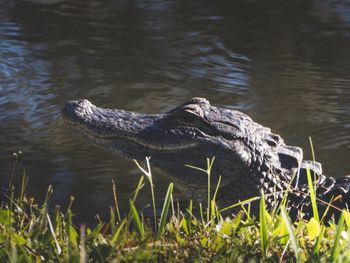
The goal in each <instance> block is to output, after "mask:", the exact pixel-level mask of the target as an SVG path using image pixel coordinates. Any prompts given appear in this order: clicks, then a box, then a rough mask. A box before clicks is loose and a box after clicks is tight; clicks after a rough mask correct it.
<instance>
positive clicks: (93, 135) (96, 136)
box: [64, 116, 197, 152]
mask: <svg viewBox="0 0 350 263" xmlns="http://www.w3.org/2000/svg"><path fill="white" fill-rule="evenodd" d="M64 120H65V121H66V123H67V124H68V125H69V126H71V127H73V128H74V129H76V130H79V131H83V132H84V134H86V135H87V136H88V137H89V138H91V139H93V140H101V141H114V140H125V141H130V142H133V143H135V144H137V145H138V146H141V147H144V148H147V149H150V150H155V151H169V152H170V151H181V150H186V149H189V148H193V147H195V146H197V143H188V144H172V145H160V144H150V143H146V142H143V141H141V140H138V139H136V138H133V137H127V136H117V135H103V134H98V133H94V132H92V131H91V130H90V129H89V128H87V127H85V126H84V125H80V124H79V123H77V122H75V121H72V120H71V119H69V118H68V117H66V116H65V117H64Z"/></svg>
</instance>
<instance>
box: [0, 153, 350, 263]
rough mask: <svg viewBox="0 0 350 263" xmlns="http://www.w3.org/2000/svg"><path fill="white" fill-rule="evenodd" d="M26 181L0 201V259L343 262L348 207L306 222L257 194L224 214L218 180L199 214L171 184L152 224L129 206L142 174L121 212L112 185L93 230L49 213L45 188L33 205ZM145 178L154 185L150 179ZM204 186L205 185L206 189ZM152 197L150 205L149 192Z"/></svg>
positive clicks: (347, 255) (67, 214)
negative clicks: (105, 215)
mask: <svg viewBox="0 0 350 263" xmlns="http://www.w3.org/2000/svg"><path fill="white" fill-rule="evenodd" d="M212 165H213V159H211V160H209V159H208V167H207V168H204V169H202V171H203V172H204V173H206V174H207V175H208V176H209V175H210V171H209V168H210V167H212ZM146 166H147V170H143V173H145V172H146V173H147V174H145V176H151V168H150V165H149V160H148V161H146ZM140 167H141V166H140ZM198 169H201V168H198ZM147 178H148V177H147ZM310 178H311V176H310ZM11 180H12V178H11ZM26 182H27V180H26V178H25V176H24V177H23V180H22V183H21V185H22V188H21V189H20V193H19V195H18V196H17V195H15V191H14V190H13V186H12V185H11V187H10V188H9V191H8V193H7V194H6V196H7V200H6V201H5V202H3V203H2V205H1V206H0V262H112V261H113V260H115V262H130V261H132V262H135V261H136V262H147V261H148V262H168V261H170V262H258V261H259V262H278V261H288V262H290V261H292V262H305V261H308V262H346V261H348V262H349V261H350V246H349V245H350V213H349V212H347V211H343V213H342V216H341V217H340V220H339V222H332V221H329V222H323V220H320V219H319V217H318V211H317V207H313V212H314V213H313V216H312V218H311V219H304V220H302V219H301V220H298V221H296V222H293V221H292V220H291V219H290V217H289V215H288V209H287V208H286V207H285V204H286V202H282V204H281V205H280V207H278V209H275V210H274V211H269V210H268V209H267V207H266V204H265V200H264V198H260V197H252V198H250V199H249V200H244V201H242V202H240V203H238V204H233V205H232V206H230V207H228V208H225V215H226V214H227V212H229V211H230V209H232V208H237V207H241V208H242V211H241V212H238V213H236V214H235V215H231V216H228V217H224V216H223V213H222V212H221V211H220V210H219V209H218V207H217V206H216V202H215V198H216V195H217V193H218V191H220V189H219V185H220V180H219V182H218V184H217V186H216V188H215V192H214V193H213V195H211V194H208V196H209V197H210V199H208V203H207V204H204V205H202V204H200V205H198V207H199V215H198V216H195V213H194V209H195V206H197V204H195V203H194V202H192V201H190V202H189V205H188V208H187V209H186V210H184V211H182V210H180V208H179V207H178V206H177V205H176V204H174V200H173V197H172V192H173V184H172V183H171V184H169V187H168V191H167V193H166V196H165V200H164V203H163V209H162V212H161V215H160V217H157V216H156V217H155V218H154V220H155V221H154V222H155V225H154V224H153V223H150V222H153V219H152V220H148V219H145V218H144V216H143V214H142V212H141V210H140V209H138V208H137V206H136V200H137V197H138V194H139V193H140V191H142V187H143V186H144V184H145V181H144V176H142V177H141V178H140V180H139V183H138V186H137V187H136V190H135V191H134V193H133V194H132V195H131V198H130V200H129V212H128V213H126V215H123V214H121V213H120V211H119V208H118V202H117V200H118V199H117V191H116V186H115V184H113V185H112V187H111V188H112V189H111V191H113V193H114V201H115V207H114V208H112V209H111V216H110V220H108V221H107V222H106V223H104V222H99V223H98V224H97V225H95V226H94V227H92V228H90V227H86V226H84V225H82V226H80V227H79V228H77V227H76V226H74V224H73V223H72V216H73V212H72V210H71V208H70V206H69V207H68V209H67V210H66V211H62V210H61V209H60V208H59V207H56V208H55V209H54V210H53V211H50V213H49V202H50V197H51V195H52V191H53V190H52V187H49V189H48V191H47V194H46V197H45V202H44V203H43V204H42V205H38V204H36V203H35V202H34V201H33V199H32V198H30V197H28V196H26V194H25V193H26V191H25V186H26V184H27V183H26ZM149 182H150V184H151V187H152V188H153V187H154V186H153V182H152V181H151V180H149ZM209 183H210V180H209V179H208V184H209ZM312 186H313V185H312V180H310V181H309V190H310V193H312V192H313V191H315V189H313V188H312ZM209 189H210V188H209V186H208V193H210V190H209ZM261 196H262V197H264V194H263V193H262V194H261ZM310 197H311V198H312V199H313V198H315V199H314V200H311V202H312V203H314V204H313V205H315V206H316V201H317V200H316V197H315V196H313V195H310ZM151 198H152V199H153V200H151V202H152V203H153V205H154V207H155V200H154V193H152V197H151ZM73 201H74V199H73V198H72V199H71V202H73ZM252 202H259V203H258V205H259V208H260V212H259V215H258V218H255V217H254V215H253V214H251V213H250V208H249V207H250V204H251V203H252ZM175 207H176V208H175ZM201 207H203V208H204V209H201ZM154 214H155V212H154Z"/></svg>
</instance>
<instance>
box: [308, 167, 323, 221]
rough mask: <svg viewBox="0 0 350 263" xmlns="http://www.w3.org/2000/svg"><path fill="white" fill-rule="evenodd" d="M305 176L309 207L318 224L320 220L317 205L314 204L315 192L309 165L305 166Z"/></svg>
mask: <svg viewBox="0 0 350 263" xmlns="http://www.w3.org/2000/svg"><path fill="white" fill-rule="evenodd" d="M306 176H307V183H308V185H309V192H310V199H311V206H312V211H313V214H314V218H315V219H316V220H317V222H318V223H320V218H319V215H318V209H317V203H316V192H315V189H314V185H313V182H312V178H311V173H310V168H309V165H307V166H306Z"/></svg>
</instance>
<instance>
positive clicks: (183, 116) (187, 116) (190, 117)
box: [176, 109, 198, 123]
mask: <svg viewBox="0 0 350 263" xmlns="http://www.w3.org/2000/svg"><path fill="white" fill-rule="evenodd" d="M197 118H198V115H197V114H196V112H193V111H192V110H189V109H184V110H182V111H179V112H178V113H177V114H176V119H177V120H178V121H180V122H183V123H192V122H193V121H194V120H195V119H197Z"/></svg>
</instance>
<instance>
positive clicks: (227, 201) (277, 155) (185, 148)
mask: <svg viewBox="0 0 350 263" xmlns="http://www.w3.org/2000/svg"><path fill="white" fill-rule="evenodd" d="M63 115H64V117H65V119H66V120H67V121H68V122H69V123H70V124H71V125H72V126H74V127H76V128H77V129H79V130H81V131H82V132H83V133H84V134H86V135H87V136H88V137H89V138H90V139H92V140H93V141H94V142H95V143H97V144H98V145H101V146H103V147H105V148H107V149H109V150H111V151H112V152H114V153H115V154H117V155H119V156H122V157H125V158H127V159H136V160H138V161H143V160H144V159H145V157H146V156H151V157H152V165H154V166H156V167H158V168H160V169H161V170H163V171H165V173H166V174H167V175H168V176H170V177H171V178H172V180H173V181H174V182H175V185H176V186H177V187H178V188H179V189H180V190H182V191H183V192H184V193H185V194H187V196H188V197H190V198H193V199H195V200H196V201H198V202H205V201H206V195H207V193H206V190H207V177H206V174H204V173H203V172H200V171H197V170H193V169H191V168H189V167H187V166H185V164H191V165H194V166H198V167H205V166H206V163H205V161H206V158H208V157H210V158H211V157H214V156H215V162H214V166H213V170H212V187H215V186H216V184H217V181H218V178H219V176H220V175H221V177H222V179H221V184H220V189H219V193H218V196H217V202H218V204H219V206H221V207H225V206H228V205H231V204H234V203H236V202H239V201H243V200H246V199H248V198H251V197H255V196H259V195H260V192H261V189H262V190H263V191H264V193H265V196H266V203H267V205H268V207H269V208H272V207H274V206H275V205H278V204H279V202H280V201H281V200H282V198H283V196H284V193H285V192H286V191H288V192H289V208H290V212H291V215H292V217H293V218H296V217H297V216H298V214H300V213H299V212H301V211H302V212H303V213H304V214H305V216H306V217H310V216H312V209H311V205H310V198H309V194H308V186H307V180H306V167H307V165H308V166H309V167H310V170H311V174H312V175H313V177H314V178H315V185H316V189H317V190H316V191H317V197H318V199H319V201H318V206H319V211H320V214H321V215H322V214H323V211H324V210H325V208H326V205H325V203H327V202H329V201H330V200H331V199H332V197H337V200H336V201H335V202H334V203H333V205H335V206H338V207H340V208H345V207H346V206H347V204H348V202H349V194H348V192H349V188H350V179H349V177H343V178H340V179H337V180H335V179H334V178H332V177H325V176H324V175H323V174H322V168H321V164H319V163H313V162H310V161H304V160H303V152H302V149H301V148H299V147H295V146H288V145H286V144H285V143H284V141H283V139H282V138H281V137H280V136H279V135H277V134H274V133H272V132H271V130H270V129H269V128H266V127H264V126H262V125H260V124H258V123H256V122H254V121H253V120H252V119H251V118H250V117H249V116H247V115H246V114H244V113H242V112H239V111H235V110H231V109H226V108H221V107H215V106H212V105H210V103H209V101H208V100H206V99H204V98H193V99H191V100H190V101H188V102H187V103H185V104H183V105H181V106H179V107H177V108H175V109H173V110H171V111H169V112H167V113H164V114H140V113H134V112H129V111H124V110H118V109H104V108H100V107H97V106H95V105H93V104H92V103H91V102H89V101H88V100H85V99H83V100H75V101H68V102H67V103H66V104H65V106H64V109H63ZM252 211H253V212H255V213H256V212H257V211H258V202H253V203H252ZM328 214H329V215H331V214H334V215H335V217H336V218H337V217H338V216H339V211H338V209H335V208H333V207H331V208H330V212H329V213H328Z"/></svg>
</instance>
